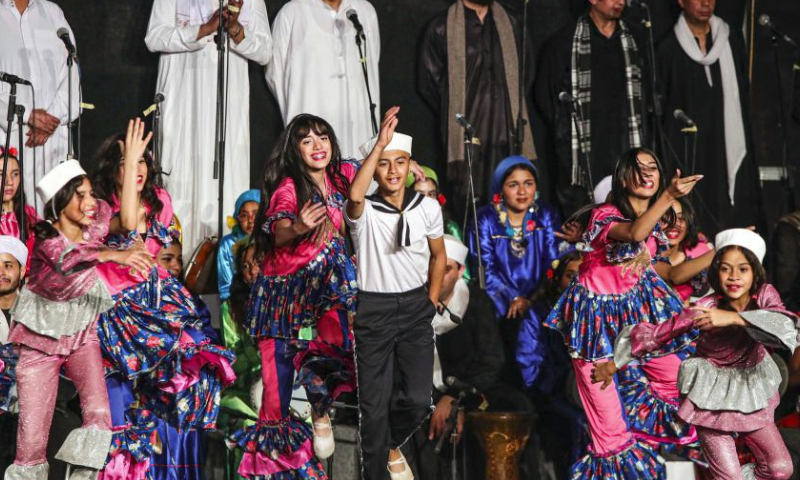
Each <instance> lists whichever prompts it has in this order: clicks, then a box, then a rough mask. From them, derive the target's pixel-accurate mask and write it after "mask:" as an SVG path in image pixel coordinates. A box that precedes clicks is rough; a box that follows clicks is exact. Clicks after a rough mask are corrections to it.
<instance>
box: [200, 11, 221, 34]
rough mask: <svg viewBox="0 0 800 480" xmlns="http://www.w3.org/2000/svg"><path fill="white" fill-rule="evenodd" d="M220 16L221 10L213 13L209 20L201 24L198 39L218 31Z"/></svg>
mask: <svg viewBox="0 0 800 480" xmlns="http://www.w3.org/2000/svg"><path fill="white" fill-rule="evenodd" d="M220 18H221V17H220V14H219V10H217V11H215V12H214V13H213V14H211V17H210V18H209V19H208V21H207V22H206V23H204V24H202V25H200V29H199V30H198V31H197V40H200V39H201V38H203V37H207V36H209V35H211V34H212V33H216V31H217V28H219V22H220Z"/></svg>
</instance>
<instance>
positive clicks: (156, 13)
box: [145, 0, 272, 256]
mask: <svg viewBox="0 0 800 480" xmlns="http://www.w3.org/2000/svg"><path fill="white" fill-rule="evenodd" d="M197 1H198V2H207V3H210V4H211V5H212V6H213V7H214V8H210V9H204V10H205V11H208V12H213V11H215V10H216V8H217V6H218V2H217V1H215V0H197ZM240 18H241V19H244V18H247V19H248V21H247V25H244V20H242V24H243V28H244V30H245V38H244V40H242V42H241V43H239V44H238V45H236V43H235V42H233V41H232V40H231V42H230V44H231V52H230V60H229V67H228V72H227V75H228V108H227V111H228V116H227V128H226V135H225V184H224V198H223V205H222V208H223V214H225V215H227V214H228V212H232V211H233V208H234V204H235V202H236V198H237V197H238V196H239V195H240V194H241V193H242V192H244V191H245V190H247V189H249V188H250V80H249V77H248V73H247V70H248V68H247V61H248V60H252V61H254V62H256V63H258V64H259V65H262V66H263V65H266V64H267V63H268V62H269V61H270V58H271V56H272V39H271V37H270V32H269V20H268V18H267V9H266V6H265V5H264V0H245V2H244V5H243V7H242V12H241V16H240ZM182 23H186V22H185V19H184V21H183V22H182ZM199 29H200V26H199V25H185V26H179V24H178V19H177V10H176V0H155V3H154V4H153V10H152V12H151V14H150V23H149V25H148V27H147V36H146V38H145V43H146V44H147V48H148V49H149V50H150V51H151V52H160V53H161V59H160V61H159V65H158V82H157V84H156V91H158V92H161V93H163V94H164V96H165V100H164V103H163V104H162V120H163V123H162V125H163V128H162V134H163V135H162V136H161V168H162V169H163V170H164V171H165V172H167V173H169V175H168V176H165V177H164V178H165V181H166V184H167V190H168V191H169V193H170V195H171V196H172V201H173V207H174V209H175V214H176V215H177V217H178V219H179V220H180V222H181V225H182V227H183V243H184V249H183V250H184V255H185V256H188V255H191V253H192V251H193V250H194V248H195V247H196V246H197V245H198V244H199V243H200V241H202V239H203V238H204V237H206V236H209V235H219V236H222V235H223V234H224V232H217V221H218V220H217V219H218V207H219V200H218V199H219V196H218V184H219V182H218V181H217V180H214V177H213V175H214V149H215V142H214V134H215V127H216V98H217V47H216V44H215V43H214V35H213V34H212V35H208V36H206V37H204V38H202V39H200V40H196V38H197V33H198V30H199ZM223 228H225V227H224V222H223Z"/></svg>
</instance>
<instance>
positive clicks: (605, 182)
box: [592, 175, 612, 203]
mask: <svg viewBox="0 0 800 480" xmlns="http://www.w3.org/2000/svg"><path fill="white" fill-rule="evenodd" d="M611 181H612V178H611V175H609V176H607V177H605V178H603V179H602V180H600V182H599V183H598V184H597V185H595V186H594V192H592V193H593V194H594V203H606V199H607V198H608V194H609V193H611Z"/></svg>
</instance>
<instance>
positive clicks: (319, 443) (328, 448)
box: [311, 417, 336, 460]
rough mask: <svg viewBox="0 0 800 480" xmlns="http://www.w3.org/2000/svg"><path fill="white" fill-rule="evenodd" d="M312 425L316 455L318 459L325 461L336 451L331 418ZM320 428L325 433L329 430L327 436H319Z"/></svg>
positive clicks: (325, 418)
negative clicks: (318, 430)
mask: <svg viewBox="0 0 800 480" xmlns="http://www.w3.org/2000/svg"><path fill="white" fill-rule="evenodd" d="M311 425H312V428H313V429H314V453H315V454H316V455H317V458H318V459H320V460H325V459H326V458H328V457H330V456H331V455H333V451H334V450H335V449H336V443H335V442H334V439H333V425H331V419H330V417H324V418H321V419H319V420H317V421H315V422H313V423H312V424H311ZM318 428H319V429H320V430H322V431H323V432H325V431H326V430H327V435H319V434H318V433H317V429H318Z"/></svg>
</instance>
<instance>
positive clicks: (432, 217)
mask: <svg viewBox="0 0 800 480" xmlns="http://www.w3.org/2000/svg"><path fill="white" fill-rule="evenodd" d="M428 200H430V201H428ZM423 206H424V208H425V226H426V227H427V232H426V234H425V236H427V237H428V238H440V237H441V236H443V235H444V222H443V220H442V207H441V206H439V204H438V203H437V202H436V201H435V200H431V199H428V198H426V199H425V201H424V202H423Z"/></svg>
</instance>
